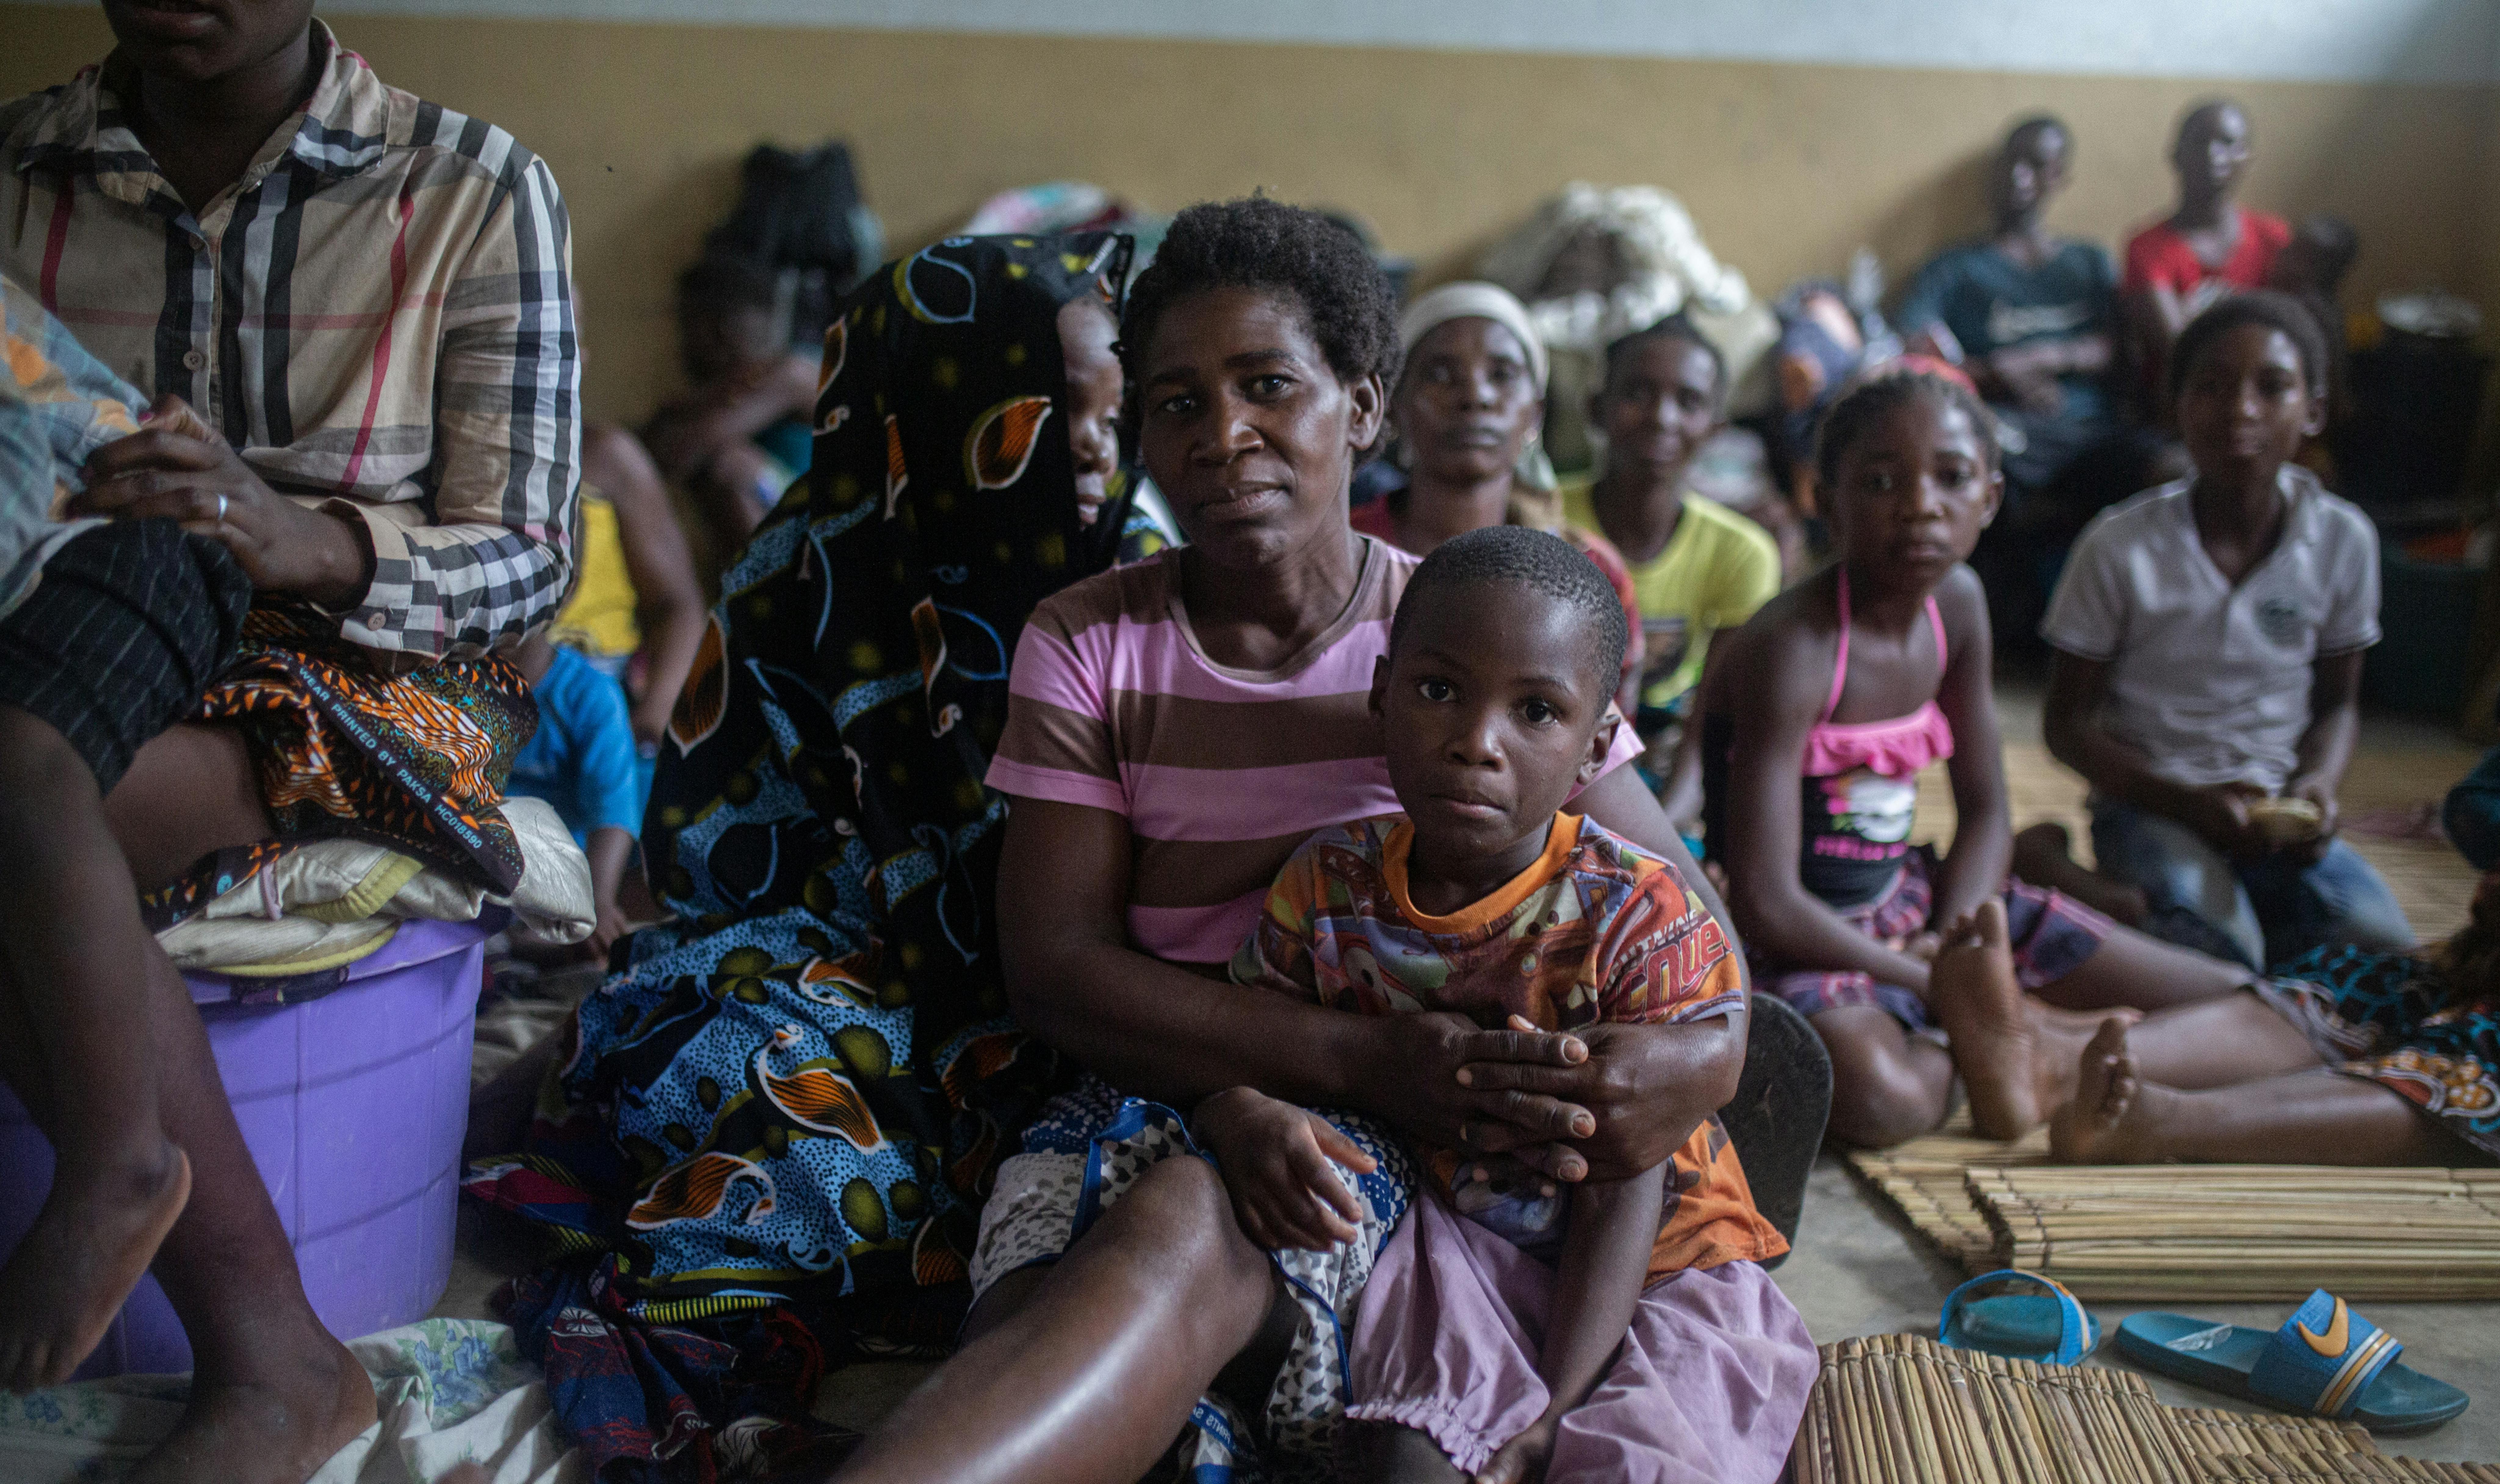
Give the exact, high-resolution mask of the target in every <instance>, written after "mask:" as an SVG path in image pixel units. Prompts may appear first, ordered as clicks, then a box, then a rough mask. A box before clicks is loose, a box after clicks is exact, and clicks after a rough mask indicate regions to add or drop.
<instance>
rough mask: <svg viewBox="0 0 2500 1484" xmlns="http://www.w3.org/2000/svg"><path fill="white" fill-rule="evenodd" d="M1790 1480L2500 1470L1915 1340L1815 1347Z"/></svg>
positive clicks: (1954, 1482)
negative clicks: (2425, 1458) (1819, 1363)
mask: <svg viewBox="0 0 2500 1484" xmlns="http://www.w3.org/2000/svg"><path fill="white" fill-rule="evenodd" d="M1789 1477H1790V1479H1791V1480H1792V1481H1793V1484H2239V1481H2242V1480H2246V1481H2250V1484H2255V1481H2258V1480H2264V1481H2267V1484H2296V1481H2310V1480H2316V1481H2319V1484H2326V1481H2344V1480H2364V1479H2388V1480H2414V1479H2418V1480H2441V1481H2454V1484H2500V1468H2490V1467H2487V1466H2484V1465H2478V1464H2426V1463H2422V1462H2419V1461H2418V1460H2415V1459H2407V1458H2396V1457H2390V1456H2388V1455H2385V1454H2382V1453H2380V1452H2379V1451H2378V1450H2377V1447H2376V1446H2375V1445H2374V1444H2373V1443H2372V1442H2371V1441H2370V1436H2369V1435H2368V1434H2367V1433H2364V1432H2362V1431H2361V1430H2360V1429H2359V1428H2357V1427H2352V1426H2350V1425H2339V1424H2336V1423H2331V1422H2321V1421H2319V1420H2316V1419H2314V1418H2303V1417H2288V1416H2281V1415H2277V1414H2274V1413H2257V1414H2246V1413H2240V1412H2221V1411H2206V1410H2200V1409H2190V1408H2187V1407H2174V1406H2164V1405H2162V1404H2161V1403H2159V1402H2157V1401H2155V1399H2154V1395H2153V1388H2152V1387H2151V1386H2150V1385H2148V1384H2147V1383H2146V1382H2145V1379H2144V1378H2143V1377H2142V1376H2139V1375H2135V1374H2133V1373H2131V1372H2128V1371H2109V1370H2102V1369H2099V1368H2089V1369H2087V1368H2080V1367H2068V1366H2039V1365H2034V1364H2032V1363H2030V1362H2028V1361H2009V1360H2002V1359H1998V1358H1997V1357H1994V1356H1989V1355H1979V1354H1974V1353H1972V1352H1970V1351H1967V1350H1948V1349H1946V1348H1945V1347H1943V1346H1942V1345H1939V1344H1937V1343H1936V1342H1935V1341H1934V1340H1932V1339H1926V1338H1925V1337H1924V1336H1918V1335H1872V1336H1868V1337H1866V1338H1864V1339H1844V1340H1841V1341H1840V1342H1838V1343H1837V1344H1829V1345H1826V1346H1824V1347H1823V1375H1822V1377H1821V1379H1819V1380H1818V1381H1817V1382H1816V1383H1815V1388H1814V1395H1813V1397H1812V1399H1811V1400H1809V1401H1808V1402H1807V1403H1806V1413H1805V1421H1804V1424H1803V1425H1802V1426H1801V1427H1800V1428H1799V1429H1798V1432H1797V1440H1796V1447H1795V1450H1794V1452H1793V1453H1792V1454H1791V1456H1790V1459H1789Z"/></svg>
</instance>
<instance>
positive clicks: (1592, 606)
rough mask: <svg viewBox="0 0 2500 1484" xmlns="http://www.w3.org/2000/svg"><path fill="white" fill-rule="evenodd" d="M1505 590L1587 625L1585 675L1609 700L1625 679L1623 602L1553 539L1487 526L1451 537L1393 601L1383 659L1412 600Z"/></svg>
mask: <svg viewBox="0 0 2500 1484" xmlns="http://www.w3.org/2000/svg"><path fill="white" fill-rule="evenodd" d="M1498 583H1510V584H1516V585H1518V586H1522V587H1527V588H1532V589H1534V590H1535V591H1536V592H1538V593H1541V594H1543V595H1544V596H1546V597H1551V598H1553V599H1555V600H1556V601H1558V602H1563V603H1568V604H1570V605H1571V606H1572V607H1574V608H1577V609H1579V610H1580V612H1581V613H1582V614H1583V615H1584V616H1585V617H1586V618H1587V620H1588V626H1587V634H1588V641H1589V642H1588V648H1589V656H1588V660H1589V673H1590V675H1591V676H1592V677H1593V678H1594V679H1595V681H1596V683H1597V689H1598V692H1599V694H1609V695H1610V694H1613V693H1614V689H1615V677H1616V676H1618V675H1620V674H1622V673H1623V665H1624V651H1625V649H1626V648H1628V646H1629V645H1630V644H1631V623H1630V621H1629V620H1628V619H1627V618H1625V617H1624V600H1623V598H1622V597H1619V596H1617V594H1616V592H1615V589H1614V584H1612V583H1610V582H1608V581H1607V580H1606V575H1605V573H1603V572H1600V571H1598V570H1597V566H1596V564H1595V563H1594V562H1591V561H1590V560H1589V559H1588V558H1586V557H1584V556H1582V555H1580V553H1579V551H1578V550H1577V549H1576V548H1574V547H1573V546H1572V545H1571V543H1570V542H1568V541H1565V540H1563V539H1562V537H1561V536H1558V535H1549V534H1547V533H1546V532H1542V531H1536V530H1531V529H1530V528H1529V527H1526V526H1486V527H1483V528H1481V529H1479V530H1475V531H1470V532H1465V533H1464V534H1463V535H1456V536H1452V537H1451V538H1450V539H1448V540H1446V541H1443V542H1442V543H1441V544H1440V545H1438V546H1435V547H1433V548H1432V554H1431V556H1429V557H1426V558H1425V559H1424V565H1421V566H1419V567H1417V568H1415V575H1414V576H1412V577H1409V578H1408V579H1406V591H1405V593H1404V595H1403V596H1402V597H1399V598H1398V616H1397V617H1396V618H1394V619H1392V620H1391V621H1390V625H1389V655H1390V659H1391V661H1393V662H1394V661H1396V659H1397V656H1398V647H1399V645H1401V644H1402V643H1403V642H1404V641H1405V638H1406V634H1407V631H1408V630H1409V629H1411V628H1412V627H1413V625H1412V623H1411V620H1412V619H1413V616H1414V614H1415V612H1416V610H1417V609H1418V608H1419V607H1420V606H1421V604H1420V602H1419V601H1418V599H1419V598H1420V597H1425V596H1427V595H1430V594H1433V593H1437V592H1440V591H1441V590H1443V589H1447V588H1461V587H1468V586H1472V585H1477V584H1498Z"/></svg>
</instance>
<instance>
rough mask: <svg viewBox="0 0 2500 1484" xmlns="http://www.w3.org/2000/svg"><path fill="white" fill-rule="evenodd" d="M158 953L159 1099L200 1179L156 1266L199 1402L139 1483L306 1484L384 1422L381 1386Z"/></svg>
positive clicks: (144, 1468) (137, 1473)
mask: <svg viewBox="0 0 2500 1484" xmlns="http://www.w3.org/2000/svg"><path fill="white" fill-rule="evenodd" d="M150 948H151V949H152V948H153V944H152V943H151V944H150ZM152 957H153V963H152V965H151V968H150V973H149V990H150V992H151V993H152V994H153V995H154V996H155V997H156V1000H157V1002H158V1005H159V1007H160V1008H159V1010H158V1012H157V1016H156V1023H157V1056H158V1060H159V1063H160V1066H161V1067H162V1069H163V1070H162V1072H161V1074H160V1076H161V1083H160V1091H159V1097H160V1099H161V1106H162V1107H163V1109H164V1115H165V1121H166V1125H167V1127H168V1128H170V1129H171V1130H173V1132H174V1135H175V1137H176V1138H177V1139H179V1140H180V1141H181V1144H182V1146H183V1148H184V1149H185V1150H186V1151H187V1152H188V1153H189V1154H190V1156H191V1167H192V1169H193V1171H194V1172H195V1173H196V1177H197V1178H196V1179H195V1181H194V1183H193V1186H192V1194H191V1204H190V1205H189V1206H188V1207H187V1208H185V1209H184V1210H183V1212H182V1218H181V1220H180V1221H178V1222H176V1223H175V1224H174V1230H173V1232H172V1234H171V1235H170V1236H168V1237H167V1238H166V1240H165V1245H164V1246H163V1248H161V1249H160V1250H159V1251H158V1252H157V1254H156V1263H155V1274H156V1281H157V1282H158V1283H160V1284H162V1285H163V1287H164V1289H165V1297H166V1298H167V1299H169V1300H171V1301H172V1303H173V1306H174V1312H175V1314H176V1315H177V1316H179V1317H180V1318H181V1321H182V1331H183V1333H184V1334H185V1335H186V1336H188V1337H189V1339H190V1341H191V1399H190V1404H189V1405H188V1406H187V1407H186V1408H184V1410H183V1413H182V1420H181V1422H180V1423H178V1424H176V1426H175V1429H174V1433H173V1436H169V1437H168V1438H166V1439H165V1441H164V1442H163V1443H161V1444H159V1445H158V1447H157V1449H156V1451H155V1452H153V1453H150V1454H148V1457H146V1458H145V1459H143V1460H141V1461H140V1464H139V1467H138V1468H136V1469H135V1470H133V1471H132V1473H131V1474H130V1479H131V1480H132V1484H176V1481H178V1480H180V1481H191V1480H200V1479H215V1480H218V1481H219V1484H301V1481H302V1480H304V1479H306V1478H308V1477H310V1476H311V1475H312V1473H313V1470H314V1469H316V1468H320V1467H321V1465H322V1464H323V1463H324V1462H325V1461H326V1460H328V1458H329V1457H330V1455H332V1454H334V1453H336V1452H338V1451H339V1450H340V1449H341V1448H344V1447H345V1446H346V1445H347V1443H348V1442H349V1441H351V1440H352V1439H353V1438H354V1437H355V1436H356V1435H357V1434H358V1433H361V1432H363V1431H364V1430H365V1428H366V1427H367V1426H369V1425H370V1424H371V1423H372V1422H373V1420H374V1392H373V1385H372V1383H371V1382H370V1381H368V1380H367V1379H366V1377H365V1371H364V1368H363V1367H362V1366H359V1365H358V1364H357V1363H356V1359H355V1357H354V1356H352V1355H350V1354H348V1353H347V1348H346V1346H345V1345H343V1344H341V1343H339V1341H338V1340H337V1339H334V1338H332V1336H331V1334H330V1332H329V1331H328V1330H326V1329H324V1328H322V1325H321V1321H320V1319H319V1318H317V1317H316V1316H314V1314H313V1306H312V1305H311V1304H310V1303H308V1302H307V1301H306V1300H305V1297H304V1283H303V1279H302V1278H300V1277H299V1276H297V1274H296V1271H295V1252H294V1249H293V1248H292V1247H291V1246H290V1245H288V1243H287V1241H286V1232H285V1230H284V1228H282V1227H281V1226H280V1225H279V1221H278V1211H277V1210H276V1209H275V1208H273V1207H272V1206H271V1205H270V1203H269V1190H268V1187H267V1186H266V1185H264V1184H263V1183H262V1182H261V1178H260V1171H259V1169H258V1167H256V1166H255V1165H254V1164H253V1163H252V1159H251V1151H250V1150H249V1149H248V1148H247V1147H246V1146H245V1145H244V1142H243V1131H242V1130H241V1129H239V1128H237V1127H236V1126H235V1119H234V1110H233V1108H232V1107H230V1106H229V1105H228V1104H227V1102H226V1093H225V1084H224V1083H223V1082H221V1081H218V1078H217V1070H216V1063H215V1061H214V1059H213V1058H212V1057H211V1056H210V1054H209V1041H208V1034H207V1032H206V1030H205V1029H204V1028H203V1027H202V1026H201V1024H200V1016H199V1013H198V1012H197V1011H195V1010H193V1009H192V1008H191V997H190V993H189V991H188V990H186V989H185V988H184V987H183V986H182V979H181V975H180V974H178V973H177V972H175V969H174V965H173V962H172V960H170V959H168V958H166V957H165V955H164V953H163V952H161V951H158V952H154V953H153V954H152Z"/></svg>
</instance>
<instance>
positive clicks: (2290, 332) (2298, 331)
mask: <svg viewBox="0 0 2500 1484" xmlns="http://www.w3.org/2000/svg"><path fill="white" fill-rule="evenodd" d="M2243 325H2263V326H2265V327H2267V328H2268V329H2271V330H2280V331H2282V332H2283V337H2284V339H2287V340H2289V341H2291V348H2292V349H2293V350H2295V351H2297V352H2299V354H2300V379H2301V381H2302V382H2303V383H2304V384H2305V385H2307V386H2308V388H2309V395H2310V396H2312V397H2316V398H2322V397H2324V396H2325V395H2326V332H2325V331H2324V330H2322V329H2320V328H2319V323H2318V316H2317V315H2315V314H2312V313H2310V312H2309V306H2306V305H2304V304H2302V303H2301V302H2300V301H2299V300H2297V299H2294V298H2292V297H2291V296H2290V295H2289V294H2284V293H2278V292H2276V291H2275V290H2273V289H2252V290H2250V291H2248V292H2247V293H2244V294H2233V295H2232V296H2231V297H2230V298H2228V299H2225V300H2223V301H2222V302H2221V303H2220V304H2218V305H2216V306H2213V307H2212V308H2210V309H2207V310H2206V311H2205V312H2204V313H2202V314H2199V315H2197V316H2196V317H2195V318H2194V319H2191V320H2189V321H2188V322H2187V329H2185V330H2182V331H2180V332H2179V340H2178V343H2176V344H2174V345H2172V346H2171V347H2170V388H2169V390H2170V402H2171V404H2172V405H2174V406H2175V405H2177V404H2178V402H2179V394H2180V393H2181V392H2182V391H2184V390H2186V389H2187V371H2188V369H2189V368H2190V367H2192V366H2194V365H2195V364H2196V358H2197V357H2198V356H2201V355H2203V354H2204V353H2205V352H2206V351H2208V350H2211V349H2213V348H2214V342H2215V341H2216V340H2219V339H2221V338H2222V337H2223V336H2225V335H2227V334H2229V333H2230V332H2231V331H2233V330H2237V329H2239V328H2240V327H2241V326H2243Z"/></svg>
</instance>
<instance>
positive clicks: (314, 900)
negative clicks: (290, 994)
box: [156, 798, 598, 977]
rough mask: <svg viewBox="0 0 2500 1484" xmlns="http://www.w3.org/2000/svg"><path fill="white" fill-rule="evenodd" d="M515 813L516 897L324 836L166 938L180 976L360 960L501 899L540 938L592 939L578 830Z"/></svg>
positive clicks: (161, 938)
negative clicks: (426, 924)
mask: <svg viewBox="0 0 2500 1484" xmlns="http://www.w3.org/2000/svg"><path fill="white" fill-rule="evenodd" d="M503 809H504V818H505V819H506V820H507V821H509V822H510V823H511V826H512V834H513V836H514V837H515V838H516V839H517V840H518V841H519V843H520V847H521V858H522V862H523V867H522V871H521V880H520V883H519V885H518V886H516V887H513V888H512V891H511V894H510V895H509V896H499V895H495V894H493V893H491V892H489V891H488V890H487V889H486V888H485V887H479V886H475V885H473V884H471V883H469V882H467V881H464V880H462V879H461V878H459V877H457V876H454V875H452V874H451V873H450V872H448V871H445V870H444V869H442V868H440V867H437V866H429V865H426V864H425V863H423V862H422V861H419V860H417V859H415V858H414V857H413V856H410V855H402V854H400V853H399V852H397V851H394V850H392V849H391V848H390V847H388V846H385V845H376V844H373V843H371V842H369V841H363V840H321V841H316V842H314V843H313V844H311V845H306V846H303V847H300V848H298V849H296V850H291V851H289V852H287V853H286V854H285V855H282V856H280V858H279V859H278V860H277V861H275V862H273V863H272V864H270V865H269V866H267V867H265V868H264V869H262V870H260V871H259V872H257V873H255V874H254V875H253V876H252V877H251V879H250V880H248V881H246V882H244V883H243V884H242V885H240V886H238V887H234V888H233V889H232V890H229V891H227V892H226V893H225V894H224V895H222V896H219V897H217V898H215V899H214V900H213V901H211V902H210V903H209V904H208V905H207V906H206V907H203V908H201V909H200V910H199V911H198V912H197V913H195V914H193V915H192V916H190V917H187V918H185V919H182V920H181V921H180V922H178V923H176V924H175V925H173V926H172V927H169V928H167V929H165V930H164V931H163V932H161V933H158V934H157V935H156V941H157V943H158V944H160V945H162V946H163V948H164V950H165V952H166V953H167V955H168V956H170V957H171V958H172V959H173V960H174V966H175V967H176V968H179V969H185V970H210V971H214V972H216V973H219V974H235V975H245V976H259V977H284V976H290V975H298V974H310V973H314V972H317V971H319V970H322V969H329V968H336V967H338V966H339V965H341V964H345V963H352V962H354V961H355V960H356V959H359V958H362V957H364V956H365V955H366V954H369V953H372V952H376V951H377V950H378V949H380V948H381V947H382V945H384V944H386V943H388V942H390V940H391V936H392V934H393V933H394V932H396V931H397V929H398V926H399V924H400V923H401V922H403V921H406V920H408V919H414V918H426V919H433V920H436V921H440V922H467V921H471V920H474V919H476V918H477V915H478V914H479V913H480V912H483V911H484V910H485V908H486V906H487V904H489V903H492V904H494V905H495V906H498V907H509V908H510V909H511V911H512V914H513V917H514V919H516V926H517V927H519V928H520V929H522V930H523V931H526V932H527V933H529V934H530V935H531V936H532V937H534V938H539V939H543V940H544V941H547V942H552V943H578V942H580V941H581V940H582V939H584V938H587V937H589V936H590V929H591V927H592V925H593V923H594V921H595V919H597V916H598V909H597V907H596V905H595V904H594V902H593V899H592V896H591V889H590V862H589V860H588V859H587V858H586V857H584V856H583V855H582V854H581V849H580V847H578V846H576V845H575V844H574V843H573V833H572V831H570V830H568V829H566V828H565V827H564V823H563V821H561V820H559V819H557V818H556V813H555V810H554V808H553V807H551V806H550V805H548V804H547V803H546V802H545V801H544V800H542V799H535V798H509V799H506V800H505V801H504V805H503Z"/></svg>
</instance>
